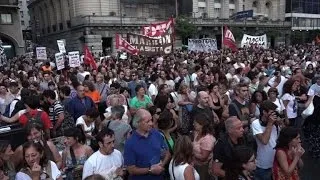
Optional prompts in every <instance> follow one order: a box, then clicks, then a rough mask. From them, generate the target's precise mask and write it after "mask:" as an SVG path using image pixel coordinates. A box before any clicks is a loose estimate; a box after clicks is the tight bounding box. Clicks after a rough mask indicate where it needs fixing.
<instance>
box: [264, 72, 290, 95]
mask: <svg viewBox="0 0 320 180" xmlns="http://www.w3.org/2000/svg"><path fill="white" fill-rule="evenodd" d="M275 80H276V77H273V78H271V79H270V80H269V82H268V84H269V85H270V86H271V87H273V85H274V83H275ZM287 80H288V79H287V78H285V77H283V76H281V80H280V83H279V84H278V86H277V87H276V88H277V90H278V93H279V95H282V92H283V91H282V90H283V85H284V83H285V82H286V81H287Z"/></svg>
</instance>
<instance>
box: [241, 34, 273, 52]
mask: <svg viewBox="0 0 320 180" xmlns="http://www.w3.org/2000/svg"><path fill="white" fill-rule="evenodd" d="M267 42H268V40H267V35H266V34H264V35H262V36H250V35H247V34H244V35H243V38H242V41H241V48H243V47H262V48H264V49H267V48H268V44H267Z"/></svg>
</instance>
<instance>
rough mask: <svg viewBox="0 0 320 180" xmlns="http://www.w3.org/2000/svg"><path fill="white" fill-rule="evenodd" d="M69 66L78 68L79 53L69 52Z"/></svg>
mask: <svg viewBox="0 0 320 180" xmlns="http://www.w3.org/2000/svg"><path fill="white" fill-rule="evenodd" d="M68 55H69V66H70V67H73V68H75V67H79V66H80V53H79V51H73V52H69V53H68Z"/></svg>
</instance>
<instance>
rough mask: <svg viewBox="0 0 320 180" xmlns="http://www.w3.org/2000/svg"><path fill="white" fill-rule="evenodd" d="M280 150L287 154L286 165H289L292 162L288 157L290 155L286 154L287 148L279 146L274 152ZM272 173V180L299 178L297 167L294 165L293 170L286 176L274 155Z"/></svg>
mask: <svg viewBox="0 0 320 180" xmlns="http://www.w3.org/2000/svg"><path fill="white" fill-rule="evenodd" d="M280 150H282V151H284V152H285V154H286V156H287V162H288V166H290V164H291V163H292V159H290V157H289V155H288V149H282V148H279V149H277V150H276V153H277V152H278V151H280ZM272 174H273V180H299V175H298V168H297V167H295V168H294V170H293V171H292V173H291V175H290V176H287V175H286V174H285V173H284V172H283V171H282V169H281V167H280V165H279V163H278V160H277V159H276V157H275V160H274V161H273V167H272Z"/></svg>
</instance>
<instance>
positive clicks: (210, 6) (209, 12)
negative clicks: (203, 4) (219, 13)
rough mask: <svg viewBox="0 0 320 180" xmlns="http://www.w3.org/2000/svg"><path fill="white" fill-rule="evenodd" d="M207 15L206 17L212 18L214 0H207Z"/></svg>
mask: <svg viewBox="0 0 320 180" xmlns="http://www.w3.org/2000/svg"><path fill="white" fill-rule="evenodd" d="M206 9H207V15H208V18H214V1H213V0H207V8H206Z"/></svg>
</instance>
